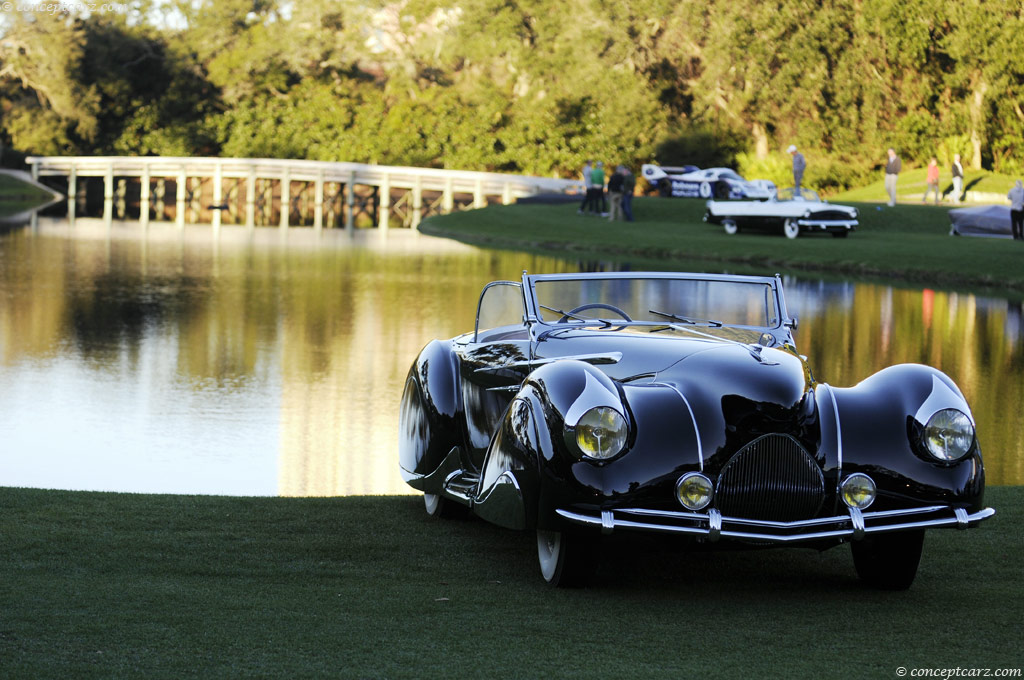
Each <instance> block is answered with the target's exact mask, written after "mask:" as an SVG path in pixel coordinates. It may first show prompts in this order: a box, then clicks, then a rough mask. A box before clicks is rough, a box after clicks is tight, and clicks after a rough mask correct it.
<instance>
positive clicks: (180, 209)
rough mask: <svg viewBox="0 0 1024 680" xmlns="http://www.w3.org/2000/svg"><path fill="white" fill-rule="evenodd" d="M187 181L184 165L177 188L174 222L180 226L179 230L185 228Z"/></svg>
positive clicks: (180, 170) (179, 172) (179, 173)
mask: <svg viewBox="0 0 1024 680" xmlns="http://www.w3.org/2000/svg"><path fill="white" fill-rule="evenodd" d="M187 181H188V178H187V177H186V174H185V166H184V165H182V166H181V169H179V170H178V179H177V182H176V184H177V187H176V188H175V197H174V222H175V224H177V225H178V229H184V228H185V182H187Z"/></svg>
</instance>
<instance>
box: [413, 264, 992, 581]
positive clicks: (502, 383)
mask: <svg viewBox="0 0 1024 680" xmlns="http://www.w3.org/2000/svg"><path fill="white" fill-rule="evenodd" d="M795 327H796V319H794V318H792V317H790V315H789V313H788V312H787V310H786V302H785V298H784V296H783V291H782V282H781V280H780V279H779V278H778V277H777V276H776V277H748V276H715V275H708V274H676V273H610V274H609V273H599V274H564V275H528V274H526V273H525V272H524V274H523V277H522V280H521V281H516V282H513V281H496V282H494V283H491V284H488V285H487V286H486V287H485V288H484V290H483V293H482V295H481V297H480V302H479V306H478V309H477V321H476V328H475V329H473V331H472V332H470V333H466V334H465V335H460V336H458V337H456V338H453V339H451V340H444V341H437V340H435V341H433V342H431V343H430V344H428V345H427V346H426V347H425V348H424V349H423V350H422V352H421V353H420V355H419V357H418V358H417V359H416V361H415V363H414V364H413V366H412V369H411V370H410V371H409V376H408V380H407V382H406V385H405V391H404V394H403V396H402V403H401V416H400V421H401V422H400V427H401V433H400V451H399V458H400V466H401V472H402V475H403V477H404V479H405V480H406V481H407V482H408V483H409V484H410V485H411V486H412V487H414V488H416V489H419V490H421V491H423V492H424V499H425V503H426V509H427V512H428V513H430V514H431V515H444V514H447V513H450V512H453V511H457V510H460V509H461V510H465V509H467V508H468V509H471V510H472V512H473V513H475V514H476V515H479V516H480V517H482V518H484V519H486V520H488V521H491V522H494V523H495V524H499V525H501V526H504V527H509V528H512V529H520V530H531V531H536V534H537V552H538V557H539V560H540V567H541V573H542V575H543V576H544V579H545V580H547V581H548V582H549V583H551V584H554V585H576V584H580V583H582V582H585V581H586V579H587V577H588V576H589V574H590V573H591V572H592V571H593V569H594V567H595V559H594V555H595V554H596V553H595V551H594V550H593V547H594V545H595V542H596V541H598V540H600V538H601V536H602V534H611V533H619V532H649V533H654V534H664V535H675V536H680V537H683V538H684V539H685V540H684V543H686V544H688V545H690V546H692V547H694V548H718V547H723V546H726V545H729V546H741V547H765V546H780V545H792V546H807V547H813V548H818V549H825V548H829V547H832V546H836V545H839V544H842V543H849V544H850V546H851V548H852V552H853V560H854V564H855V567H856V570H857V573H858V574H859V575H860V577H861V578H862V579H864V580H865V581H867V582H869V583H871V584H873V585H876V586H880V587H884V588H907V587H909V586H910V584H911V582H912V581H913V579H914V576H915V574H916V573H917V566H918V561H919V559H920V556H921V549H922V545H923V540H924V530H925V529H928V528H933V527H954V528H958V529H966V528H967V527H970V526H974V525H976V524H977V523H979V522H980V521H982V520H984V519H986V518H988V517H991V516H992V515H993V514H994V513H995V511H994V510H992V509H991V508H986V507H985V506H984V505H983V494H984V486H985V475H984V468H983V466H982V460H981V451H980V450H979V447H978V441H977V438H976V437H975V431H974V419H973V417H972V415H971V410H970V408H969V407H968V405H967V403H966V401H965V400H964V397H963V395H962V394H961V393H960V390H959V389H957V387H956V385H955V384H954V383H953V381H952V380H950V379H949V378H948V377H947V376H946V375H944V374H943V373H941V372H940V371H938V370H935V369H933V368H930V367H928V366H921V365H911V364H906V365H898V366H893V367H890V368H886V369H884V370H882V371H879V372H878V373H876V374H875V375H873V376H871V377H869V378H867V379H865V380H864V381H863V382H861V383H859V384H858V385H856V386H854V387H848V388H838V387H832V386H830V385H828V384H825V383H819V382H817V381H815V380H814V378H813V376H812V374H811V370H810V368H809V367H808V366H807V364H806V362H805V360H804V358H803V357H801V356H800V355H799V354H798V353H797V351H796V348H795V347H794V341H793V335H792V330H793V329H794V328H795Z"/></svg>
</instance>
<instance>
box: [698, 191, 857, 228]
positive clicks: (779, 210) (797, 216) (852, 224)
mask: <svg viewBox="0 0 1024 680" xmlns="http://www.w3.org/2000/svg"><path fill="white" fill-rule="evenodd" d="M707 206H708V209H707V212H706V213H705V214H704V221H705V222H710V223H711V224H721V225H722V227H723V228H724V229H725V233H726V234H730V235H732V234H736V233H739V231H740V230H741V229H743V230H751V231H754V230H759V231H775V232H779V231H781V232H782V233H783V234H785V236H786V238H796V237H797V236H799V235H800V234H801V233H829V234H832V235H833V236H835V237H837V238H844V237H845V236H846V235H847V234H849V233H850V232H851V231H853V230H854V229H856V228H857V224H858V222H857V209H856V208H852V207H850V206H847V205H837V204H834V203H829V202H828V201H823V200H821V198H820V197H819V196H818V194H817V193H815V192H814V191H812V190H810V189H800V190H799V191H797V190H795V189H793V188H792V187H789V188H785V189H780V190H779V191H778V192H777V193H776V194H775V195H773V196H772V197H771V198H770V199H769V200H767V201H708V204H707Z"/></svg>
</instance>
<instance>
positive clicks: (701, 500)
mask: <svg viewBox="0 0 1024 680" xmlns="http://www.w3.org/2000/svg"><path fill="white" fill-rule="evenodd" d="M713 494H714V487H713V486H712V485H711V480H710V479H708V478H707V477H705V476H704V475H702V474H701V473H699V472H687V473H686V474H685V475H683V476H682V477H680V478H679V481H678V482H676V498H677V499H679V502H680V503H682V505H683V507H684V508H687V509H689V510H703V509H704V508H706V507H708V504H709V503H710V502H711V497H712V495H713Z"/></svg>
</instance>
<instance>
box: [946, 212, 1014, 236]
mask: <svg viewBox="0 0 1024 680" xmlns="http://www.w3.org/2000/svg"><path fill="white" fill-rule="evenodd" d="M949 224H950V227H949V235H950V236H984V237H989V238H1011V239H1012V238H1013V230H1012V228H1011V224H1010V206H1008V205H978V206H974V207H970V208H953V209H952V210H950V211H949Z"/></svg>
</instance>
